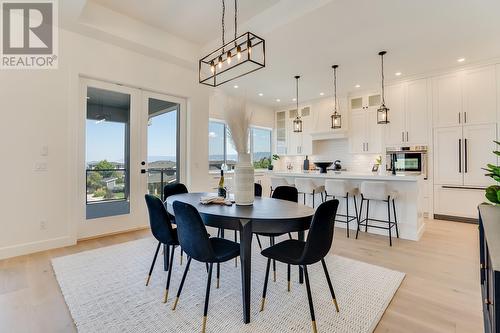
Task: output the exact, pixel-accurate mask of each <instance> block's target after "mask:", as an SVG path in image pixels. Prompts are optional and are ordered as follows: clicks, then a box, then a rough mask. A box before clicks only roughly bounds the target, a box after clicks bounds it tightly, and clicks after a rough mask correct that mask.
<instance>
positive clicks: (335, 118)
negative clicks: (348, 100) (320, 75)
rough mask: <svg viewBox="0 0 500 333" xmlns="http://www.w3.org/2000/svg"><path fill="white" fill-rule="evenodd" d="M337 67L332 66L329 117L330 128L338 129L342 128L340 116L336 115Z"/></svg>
mask: <svg viewBox="0 0 500 333" xmlns="http://www.w3.org/2000/svg"><path fill="white" fill-rule="evenodd" d="M338 67H339V65H333V66H332V68H333V114H332V115H331V116H330V118H331V121H332V126H331V128H333V129H338V128H341V127H342V116H341V115H340V113H338V112H337V111H338V99H337V68H338Z"/></svg>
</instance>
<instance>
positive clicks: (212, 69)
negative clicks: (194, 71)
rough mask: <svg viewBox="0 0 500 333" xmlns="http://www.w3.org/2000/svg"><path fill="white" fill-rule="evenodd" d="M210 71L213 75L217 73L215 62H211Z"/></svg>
mask: <svg viewBox="0 0 500 333" xmlns="http://www.w3.org/2000/svg"><path fill="white" fill-rule="evenodd" d="M210 71H211V72H212V74H214V73H215V65H214V61H213V60H212V61H211V62H210Z"/></svg>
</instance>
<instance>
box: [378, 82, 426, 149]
mask: <svg viewBox="0 0 500 333" xmlns="http://www.w3.org/2000/svg"><path fill="white" fill-rule="evenodd" d="M427 95H428V93H427V80H426V79H422V80H415V81H409V82H403V83H399V84H395V85H392V86H388V87H387V88H386V98H385V100H386V105H387V107H388V108H389V124H387V125H385V143H386V145H387V146H390V145H409V144H412V145H427V144H428V143H429V116H428V114H429V112H428V107H427V101H428V99H427Z"/></svg>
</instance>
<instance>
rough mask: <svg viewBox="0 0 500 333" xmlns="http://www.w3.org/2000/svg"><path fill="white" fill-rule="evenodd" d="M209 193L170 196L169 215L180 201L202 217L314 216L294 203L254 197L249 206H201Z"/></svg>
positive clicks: (291, 218)
mask: <svg viewBox="0 0 500 333" xmlns="http://www.w3.org/2000/svg"><path fill="white" fill-rule="evenodd" d="M207 195H209V193H184V194H177V195H172V196H170V197H168V198H167V201H166V206H167V210H168V212H169V213H171V214H173V209H172V204H173V202H174V201H182V202H185V203H189V204H191V205H193V206H194V207H196V209H197V210H198V212H200V214H202V215H213V216H218V217H228V218H237V219H248V220H252V221H256V220H264V221H269V220H293V219H303V218H310V217H312V216H313V215H314V209H312V208H311V207H308V206H304V205H300V204H297V203H295V202H290V201H286V200H279V199H273V198H265V197H261V198H259V197H256V198H255V201H254V203H253V205H251V206H238V205H236V204H233V205H232V206H223V205H213V204H212V205H203V204H202V203H200V198H201V197H202V196H207Z"/></svg>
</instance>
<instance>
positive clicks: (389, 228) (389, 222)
mask: <svg viewBox="0 0 500 333" xmlns="http://www.w3.org/2000/svg"><path fill="white" fill-rule="evenodd" d="M365 201H366V215H365V218H364V219H363V220H360V221H359V222H358V228H357V230H356V239H358V235H359V231H360V226H364V227H365V232H367V231H368V227H370V228H378V229H384V230H387V231H388V232H389V246H392V228H393V227H394V228H395V229H396V238H399V230H398V222H397V217H396V204H395V199H394V198H391V197H390V196H388V197H387V199H386V200H380V201H383V202H385V203H387V220H379V219H374V218H370V217H369V210H370V201H371V199H366V198H365V197H364V196H363V194H361V205H360V210H359V216H361V215H362V214H363V202H365ZM391 202H392V211H393V213H394V221H392V219H391ZM370 221H374V222H382V223H386V224H387V227H382V226H380V225H370V223H369V222H370Z"/></svg>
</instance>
